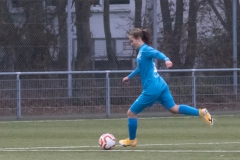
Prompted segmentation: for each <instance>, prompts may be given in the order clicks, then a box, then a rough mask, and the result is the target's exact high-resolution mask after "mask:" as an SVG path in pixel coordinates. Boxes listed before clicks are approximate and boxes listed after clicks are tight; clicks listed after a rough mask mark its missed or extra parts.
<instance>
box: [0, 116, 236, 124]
mask: <svg viewBox="0 0 240 160" xmlns="http://www.w3.org/2000/svg"><path fill="white" fill-rule="evenodd" d="M235 116H239V115H216V116H214V117H235ZM172 118H173V119H175V118H180V119H181V118H197V117H196V116H179V117H172V116H169V117H147V118H143V117H142V118H138V119H172ZM126 119H127V118H99V119H69V120H57V119H56V120H19V121H16V120H13V121H11V120H10V121H0V123H38V122H39V123H42V122H43V123H44V122H54V121H56V122H58V121H60V122H61V121H66V122H68V121H86V120H94V121H115V120H126Z"/></svg>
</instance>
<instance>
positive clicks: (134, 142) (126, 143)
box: [119, 138, 137, 147]
mask: <svg viewBox="0 0 240 160" xmlns="http://www.w3.org/2000/svg"><path fill="white" fill-rule="evenodd" d="M119 144H120V145H122V146H124V147H127V146H132V147H136V145H137V138H135V139H133V140H130V139H129V138H127V139H123V140H120V141H119Z"/></svg>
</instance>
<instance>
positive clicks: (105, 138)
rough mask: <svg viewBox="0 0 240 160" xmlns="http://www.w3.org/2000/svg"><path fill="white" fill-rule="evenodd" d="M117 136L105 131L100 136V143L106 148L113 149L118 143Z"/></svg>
mask: <svg viewBox="0 0 240 160" xmlns="http://www.w3.org/2000/svg"><path fill="white" fill-rule="evenodd" d="M115 140H116V139H115V137H114V136H113V135H112V134H110V133H105V134H103V135H101V137H100V138H99V145H100V147H101V148H102V149H104V150H111V149H113V147H114V146H115V144H116V141H115Z"/></svg>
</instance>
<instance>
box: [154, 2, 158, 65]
mask: <svg viewBox="0 0 240 160" xmlns="http://www.w3.org/2000/svg"><path fill="white" fill-rule="evenodd" d="M153 47H154V48H156V49H157V0H153ZM155 66H156V68H158V62H157V60H155Z"/></svg>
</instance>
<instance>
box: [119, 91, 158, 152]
mask: <svg viewBox="0 0 240 160" xmlns="http://www.w3.org/2000/svg"><path fill="white" fill-rule="evenodd" d="M156 100H157V96H152V95H145V94H141V95H140V96H139V97H138V98H137V99H136V101H135V102H134V103H133V104H132V106H131V107H130V108H129V110H128V112H127V116H128V133H129V137H128V138H127V139H123V140H120V141H119V144H120V145H122V146H125V147H126V146H132V147H135V146H136V145H137V138H136V134H137V127H138V119H137V114H138V113H140V112H141V111H142V110H144V109H145V108H146V107H148V106H152V105H153V104H154V103H155V102H156Z"/></svg>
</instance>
